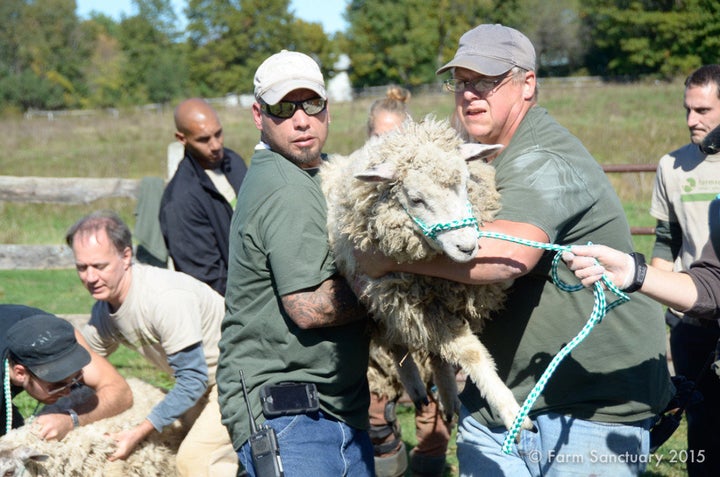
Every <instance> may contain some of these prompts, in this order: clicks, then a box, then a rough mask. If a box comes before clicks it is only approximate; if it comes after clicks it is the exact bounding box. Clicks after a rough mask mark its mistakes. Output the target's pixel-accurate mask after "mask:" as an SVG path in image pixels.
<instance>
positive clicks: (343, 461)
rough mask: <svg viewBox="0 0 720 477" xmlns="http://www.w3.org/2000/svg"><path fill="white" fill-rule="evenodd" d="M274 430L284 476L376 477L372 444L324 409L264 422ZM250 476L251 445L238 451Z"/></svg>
mask: <svg viewBox="0 0 720 477" xmlns="http://www.w3.org/2000/svg"><path fill="white" fill-rule="evenodd" d="M265 423H266V424H268V425H269V426H270V427H272V428H273V429H275V433H276V434H277V439H278V447H279V448H280V460H281V461H282V466H283V470H284V471H285V477H308V476H312V477H341V476H347V477H368V476H369V477H374V476H375V460H374V452H373V446H372V443H371V442H370V436H369V435H368V433H367V431H360V430H358V429H354V428H352V427H350V426H348V425H347V424H345V423H342V422H340V421H338V420H336V419H335V418H333V417H331V416H328V415H327V414H325V413H323V412H322V411H319V412H313V413H309V414H298V415H296V416H283V417H278V418H274V419H268V420H267V421H265ZM237 454H238V459H239V460H240V462H241V463H242V465H243V466H244V467H245V469H246V470H247V473H248V475H249V476H250V477H256V474H255V469H253V465H252V455H251V454H250V444H249V443H247V442H246V443H245V444H244V445H243V446H242V447H241V448H240V450H239V451H238V453H237Z"/></svg>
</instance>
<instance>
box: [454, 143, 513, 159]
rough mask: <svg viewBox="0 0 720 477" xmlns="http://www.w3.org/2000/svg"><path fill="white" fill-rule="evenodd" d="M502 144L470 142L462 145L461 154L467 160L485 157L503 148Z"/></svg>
mask: <svg viewBox="0 0 720 477" xmlns="http://www.w3.org/2000/svg"><path fill="white" fill-rule="evenodd" d="M503 147H505V146H503V145H502V144H479V143H476V142H468V143H465V144H461V145H460V155H461V156H462V158H463V159H465V161H467V162H470V161H476V160H478V159H485V158H486V157H488V156H491V155H493V154H495V153H496V152H498V151H499V150H500V149H502V148H503Z"/></svg>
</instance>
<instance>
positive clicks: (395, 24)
mask: <svg viewBox="0 0 720 477" xmlns="http://www.w3.org/2000/svg"><path fill="white" fill-rule="evenodd" d="M133 4H134V7H135V9H134V11H135V12H137V13H135V14H132V15H124V16H123V17H121V18H120V19H119V20H115V19H112V18H110V17H108V16H105V15H102V14H98V13H94V14H92V15H91V16H90V18H87V19H82V18H79V17H78V15H77V5H76V3H75V0H2V1H0V110H2V111H25V110H28V109H30V108H35V109H49V110H52V109H68V108H104V107H123V106H129V105H136V104H147V103H168V102H172V101H174V100H177V99H179V98H182V97H187V96H195V95H197V96H204V97H218V96H222V95H225V94H228V93H237V94H243V93H251V92H252V88H253V87H252V84H253V83H252V81H253V75H254V72H255V69H256V68H257V66H258V65H259V64H260V63H261V62H262V60H263V59H265V58H266V57H267V56H269V55H270V54H272V53H275V52H277V51H279V50H280V49H283V48H285V49H289V50H299V51H303V52H306V53H309V54H311V55H312V56H314V57H315V58H316V59H317V61H318V63H320V65H321V68H322V69H323V72H324V73H325V75H326V78H332V77H333V76H334V75H335V74H337V71H336V70H335V65H336V64H337V62H338V60H339V59H340V58H341V55H343V54H346V55H348V56H349V58H350V61H351V67H350V70H349V75H350V79H351V82H352V85H353V87H355V88H361V87H366V86H379V85H385V84H391V83H395V84H400V85H403V86H406V87H409V88H412V87H414V86H417V85H421V84H426V83H430V82H433V81H436V80H437V78H436V76H435V70H436V69H437V68H438V67H439V66H441V65H442V64H443V63H445V62H446V61H448V60H449V59H450V58H451V57H452V55H453V54H454V51H455V49H456V47H457V41H458V39H459V37H460V36H461V35H462V33H464V32H465V31H467V30H468V29H470V28H472V27H473V26H475V25H477V24H480V23H503V24H505V25H508V26H512V27H515V28H517V29H519V30H521V31H522V32H524V33H525V34H526V35H527V36H528V37H529V38H530V39H531V40H532V41H533V43H534V45H535V47H536V50H537V54H538V69H539V75H540V76H569V75H600V76H604V77H617V76H623V77H631V78H636V77H647V76H651V77H656V78H659V79H670V78H673V77H676V76H680V75H686V74H688V73H689V72H690V71H691V70H693V69H694V68H696V67H698V66H700V65H702V64H707V63H716V62H718V61H719V60H718V51H720V2H717V1H716V0H553V1H547V0H395V1H393V2H387V1H386V0H348V1H347V2H346V9H345V13H344V15H345V18H346V20H347V22H348V27H347V29H346V30H345V31H341V32H336V33H332V34H329V33H327V32H325V31H324V30H323V28H322V25H320V24H319V23H309V22H306V21H303V20H301V19H299V18H298V17H297V16H296V15H295V12H294V11H293V10H292V8H291V6H290V0H187V1H186V2H185V7H184V11H183V13H184V15H185V17H186V18H187V22H186V23H185V25H184V28H182V29H181V28H180V27H179V22H178V18H177V15H176V14H175V12H174V11H173V8H172V4H171V1H170V0H133ZM317 8H323V7H322V2H317Z"/></svg>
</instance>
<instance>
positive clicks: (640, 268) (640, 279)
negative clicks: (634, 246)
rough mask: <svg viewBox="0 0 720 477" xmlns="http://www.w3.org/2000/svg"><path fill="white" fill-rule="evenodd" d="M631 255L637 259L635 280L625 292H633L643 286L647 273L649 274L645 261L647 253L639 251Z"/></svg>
mask: <svg viewBox="0 0 720 477" xmlns="http://www.w3.org/2000/svg"><path fill="white" fill-rule="evenodd" d="M630 256H631V257H632V258H633V260H634V261H635V274H634V275H633V281H632V283H631V284H630V286H629V287H627V288H625V289H623V291H624V292H625V293H632V292H634V291H637V290H639V289H640V287H642V285H643V283H644V282H645V275H647V264H646V263H645V255H643V254H642V253H639V252H633V253H631V254H630Z"/></svg>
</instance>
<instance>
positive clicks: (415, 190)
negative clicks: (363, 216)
mask: <svg viewBox="0 0 720 477" xmlns="http://www.w3.org/2000/svg"><path fill="white" fill-rule="evenodd" d="M501 147H502V146H497V145H492V146H490V145H482V144H462V141H460V139H459V138H458V137H457V135H456V134H455V133H454V131H453V130H452V129H451V128H450V127H449V124H448V123H447V122H437V121H432V120H428V119H426V120H425V121H424V122H423V123H405V124H404V125H403V128H402V129H401V130H399V131H398V132H397V133H392V134H390V135H388V136H387V137H386V138H384V139H383V140H381V141H379V143H378V145H376V146H373V148H374V150H375V151H376V152H377V154H372V153H370V154H369V155H368V156H369V161H368V163H367V165H366V168H365V169H364V170H361V171H359V172H356V173H355V174H354V177H355V178H357V179H359V180H362V181H365V182H369V183H374V184H377V187H378V196H377V197H378V203H377V204H376V212H377V213H378V216H379V217H378V221H377V222H378V223H376V225H375V226H376V227H377V228H378V230H379V231H378V234H377V235H378V236H379V237H381V238H380V240H382V238H383V237H382V236H387V235H389V234H392V233H393V232H396V231H399V230H400V229H405V230H407V229H412V231H413V232H414V235H415V239H416V240H415V241H416V242H417V243H415V244H413V243H412V241H411V242H410V243H408V244H407V246H408V247H412V246H413V245H418V244H419V243H422V244H423V245H424V246H426V247H429V248H430V249H432V250H435V251H437V252H440V253H444V254H446V255H447V256H448V257H449V258H450V259H452V260H454V261H456V262H467V261H469V260H471V259H472V258H473V257H475V255H476V254H477V249H478V240H477V238H478V235H477V234H478V231H477V221H476V220H475V218H474V217H473V215H472V208H471V206H470V203H469V201H468V193H467V189H468V178H469V172H468V168H467V165H466V162H465V161H467V160H475V159H480V158H483V157H486V156H488V155H490V154H492V153H494V152H496V151H498V150H499V149H500V148H501ZM398 206H399V207H398ZM398 208H401V209H403V210H404V211H405V212H406V215H405V214H397V213H396V214H394V215H392V216H393V217H394V218H395V219H396V220H395V221H394V222H393V223H390V224H388V223H382V218H383V217H384V216H385V215H387V216H391V214H390V213H388V214H384V209H398ZM385 222H389V221H385ZM383 227H384V229H382V230H380V229H381V228H383ZM400 233H402V232H400ZM400 233H398V235H399V234H400ZM392 241H393V243H397V240H395V239H394V238H393V239H392ZM383 252H385V253H386V252H387V250H383ZM409 255H411V256H412V255H413V254H412V253H409ZM415 255H417V254H415ZM426 255H428V254H426Z"/></svg>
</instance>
